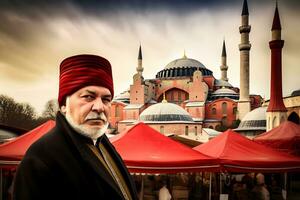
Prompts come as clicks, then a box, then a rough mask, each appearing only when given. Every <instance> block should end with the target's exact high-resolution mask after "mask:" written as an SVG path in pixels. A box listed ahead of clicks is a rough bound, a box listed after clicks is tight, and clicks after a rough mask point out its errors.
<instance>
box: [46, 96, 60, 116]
mask: <svg viewBox="0 0 300 200" xmlns="http://www.w3.org/2000/svg"><path fill="white" fill-rule="evenodd" d="M58 110H59V106H58V101H57V100H56V99H51V100H49V101H48V102H47V103H46V105H45V110H44V111H43V113H42V118H44V119H47V120H49V119H53V120H55V118H56V113H57V112H58Z"/></svg>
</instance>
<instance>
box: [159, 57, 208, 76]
mask: <svg viewBox="0 0 300 200" xmlns="http://www.w3.org/2000/svg"><path fill="white" fill-rule="evenodd" d="M198 69H199V70H200V71H201V72H202V75H203V76H209V75H212V71H210V70H209V69H207V68H206V67H205V66H204V65H203V64H202V63H201V62H199V61H198V60H195V59H191V58H187V57H186V56H183V58H179V59H176V60H173V61H171V62H170V63H169V64H167V65H166V67H165V68H164V69H163V70H161V71H160V72H158V73H157V74H156V78H171V77H182V76H193V73H194V72H195V71H196V70H198Z"/></svg>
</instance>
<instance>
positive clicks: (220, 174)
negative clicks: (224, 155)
mask: <svg viewBox="0 0 300 200" xmlns="http://www.w3.org/2000/svg"><path fill="white" fill-rule="evenodd" d="M221 176H222V174H221V172H220V176H219V177H220V195H221V194H222V179H221V178H222V177H221Z"/></svg>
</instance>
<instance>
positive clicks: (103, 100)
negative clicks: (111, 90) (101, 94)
mask: <svg viewBox="0 0 300 200" xmlns="http://www.w3.org/2000/svg"><path fill="white" fill-rule="evenodd" d="M102 102H103V103H105V104H107V103H110V102H111V99H110V98H103V99H102Z"/></svg>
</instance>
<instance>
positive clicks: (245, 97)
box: [237, 0, 251, 120]
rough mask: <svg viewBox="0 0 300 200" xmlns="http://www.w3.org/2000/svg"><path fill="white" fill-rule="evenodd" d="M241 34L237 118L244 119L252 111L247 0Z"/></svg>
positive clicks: (244, 4) (249, 28)
mask: <svg viewBox="0 0 300 200" xmlns="http://www.w3.org/2000/svg"><path fill="white" fill-rule="evenodd" d="M239 30H240V34H241V43H240V44H239V49H240V99H239V101H238V115H237V118H238V119H240V120H242V119H243V117H244V116H245V115H246V114H247V113H248V112H250V109H251V107H250V99H249V61H250V60H249V54H250V48H251V44H250V42H249V33H250V30H251V26H250V25H249V13H248V4H247V0H244V3H243V11H242V25H241V26H240V28H239Z"/></svg>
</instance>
